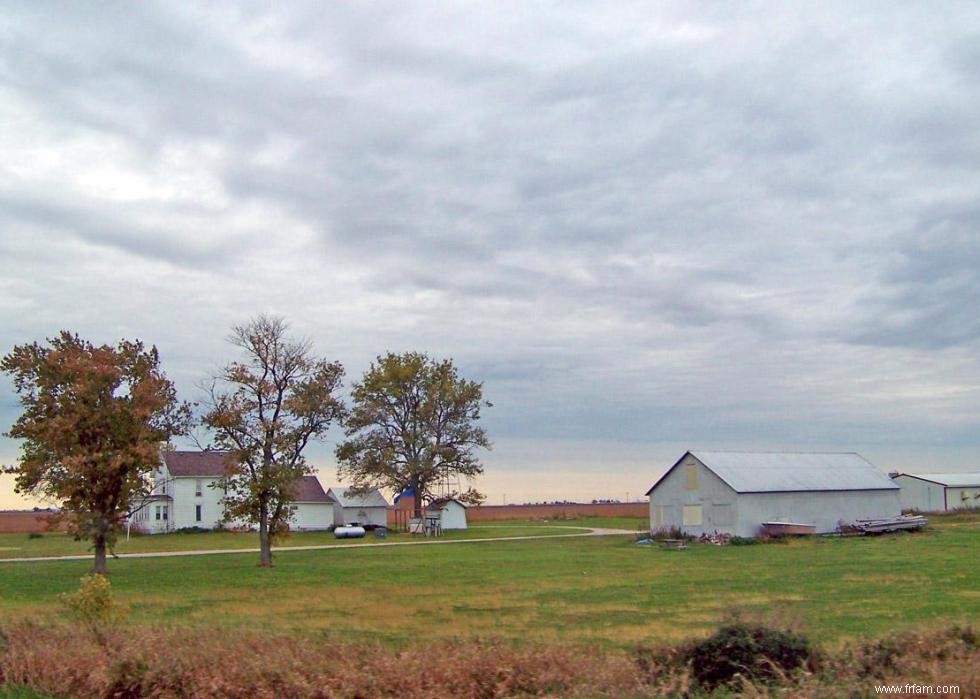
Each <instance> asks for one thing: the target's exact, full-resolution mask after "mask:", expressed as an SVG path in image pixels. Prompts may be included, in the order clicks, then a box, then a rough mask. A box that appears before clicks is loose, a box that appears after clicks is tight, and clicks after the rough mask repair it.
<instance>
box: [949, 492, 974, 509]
mask: <svg viewBox="0 0 980 699" xmlns="http://www.w3.org/2000/svg"><path fill="white" fill-rule="evenodd" d="M946 502H947V504H948V505H949V509H951V510H954V509H971V510H972V509H976V508H980V488H947V489H946Z"/></svg>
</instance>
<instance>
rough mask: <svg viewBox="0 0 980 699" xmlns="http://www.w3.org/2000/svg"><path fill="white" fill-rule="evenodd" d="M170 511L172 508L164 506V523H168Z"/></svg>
mask: <svg viewBox="0 0 980 699" xmlns="http://www.w3.org/2000/svg"><path fill="white" fill-rule="evenodd" d="M169 509H170V507H168V506H167V505H164V506H163V521H164V522H166V521H167V514H168V512H167V511H168V510H169Z"/></svg>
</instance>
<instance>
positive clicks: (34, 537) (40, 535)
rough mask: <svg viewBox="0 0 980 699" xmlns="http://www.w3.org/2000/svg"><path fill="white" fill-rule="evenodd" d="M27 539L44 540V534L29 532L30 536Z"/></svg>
mask: <svg viewBox="0 0 980 699" xmlns="http://www.w3.org/2000/svg"><path fill="white" fill-rule="evenodd" d="M27 538H28V539H43V538H44V534H42V533H41V532H31V533H30V534H28V535H27Z"/></svg>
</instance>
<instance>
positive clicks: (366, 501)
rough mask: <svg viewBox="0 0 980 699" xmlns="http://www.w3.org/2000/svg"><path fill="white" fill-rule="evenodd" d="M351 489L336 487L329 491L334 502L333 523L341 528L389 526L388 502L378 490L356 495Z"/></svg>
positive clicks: (329, 496) (328, 495)
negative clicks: (356, 525) (351, 525)
mask: <svg viewBox="0 0 980 699" xmlns="http://www.w3.org/2000/svg"><path fill="white" fill-rule="evenodd" d="M349 491H350V488H343V487H340V486H335V487H333V488H330V490H328V491H327V497H328V498H330V499H331V501H332V502H333V504H334V506H333V523H334V524H335V525H336V526H338V527H340V526H343V525H346V524H360V525H361V526H365V527H386V526H388V501H387V500H385V497H384V495H382V494H381V491H379V490H378V489H377V488H375V489H374V490H369V491H368V492H366V493H362V494H359V495H355V494H352V493H350V492H349Z"/></svg>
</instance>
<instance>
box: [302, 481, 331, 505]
mask: <svg viewBox="0 0 980 699" xmlns="http://www.w3.org/2000/svg"><path fill="white" fill-rule="evenodd" d="M292 501H293V502H333V501H332V500H331V499H330V498H328V497H327V494H326V493H325V492H323V486H322V485H320V479H319V478H317V477H316V476H303V477H302V478H300V479H299V480H298V481H296V491H295V495H294V496H293V500H292Z"/></svg>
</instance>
